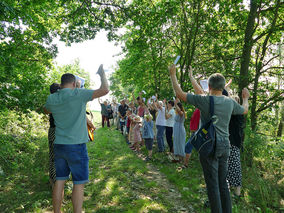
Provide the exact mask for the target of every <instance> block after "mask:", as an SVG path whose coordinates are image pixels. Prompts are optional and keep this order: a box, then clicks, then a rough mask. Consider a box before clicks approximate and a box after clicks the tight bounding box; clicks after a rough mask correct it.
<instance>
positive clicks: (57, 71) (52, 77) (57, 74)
mask: <svg viewBox="0 0 284 213" xmlns="http://www.w3.org/2000/svg"><path fill="white" fill-rule="evenodd" d="M65 73H72V74H74V75H77V76H79V77H81V78H84V79H85V88H87V89H89V88H90V86H91V85H92V82H91V81H90V73H88V72H86V71H85V70H84V69H82V68H81V67H80V61H79V59H76V60H75V61H74V62H73V64H66V65H63V66H57V67H54V68H53V69H52V70H50V71H49V73H48V75H49V79H48V80H47V81H48V83H49V85H51V84H52V83H59V84H60V81H61V76H62V75H63V74H65Z"/></svg>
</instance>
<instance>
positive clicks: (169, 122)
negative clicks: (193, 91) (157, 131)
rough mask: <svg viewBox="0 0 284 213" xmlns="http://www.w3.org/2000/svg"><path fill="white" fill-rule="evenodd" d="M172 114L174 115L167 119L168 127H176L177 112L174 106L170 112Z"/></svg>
mask: <svg viewBox="0 0 284 213" xmlns="http://www.w3.org/2000/svg"><path fill="white" fill-rule="evenodd" d="M168 114H170V115H172V116H171V117H170V118H168V119H166V126H168V127H174V124H175V116H176V113H175V110H174V108H171V109H170V111H169V113H168Z"/></svg>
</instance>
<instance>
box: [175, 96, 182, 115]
mask: <svg viewBox="0 0 284 213" xmlns="http://www.w3.org/2000/svg"><path fill="white" fill-rule="evenodd" d="M178 103H179V99H178V98H177V99H176V100H175V108H176V111H177V113H178V114H179V115H180V116H183V111H181V109H180V108H179V106H178V105H177V104H178Z"/></svg>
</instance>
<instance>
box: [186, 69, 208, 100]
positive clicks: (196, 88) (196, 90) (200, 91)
mask: <svg viewBox="0 0 284 213" xmlns="http://www.w3.org/2000/svg"><path fill="white" fill-rule="evenodd" d="M189 79H190V82H191V84H192V86H193V89H194V93H195V94H197V95H202V94H205V92H204V90H203V89H202V88H201V86H200V85H199V84H198V83H197V81H196V80H195V79H194V77H193V75H192V67H191V66H189Z"/></svg>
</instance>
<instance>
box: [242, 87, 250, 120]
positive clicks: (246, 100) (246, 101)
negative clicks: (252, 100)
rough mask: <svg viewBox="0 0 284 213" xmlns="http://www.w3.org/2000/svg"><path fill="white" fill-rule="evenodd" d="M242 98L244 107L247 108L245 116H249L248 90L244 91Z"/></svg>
mask: <svg viewBox="0 0 284 213" xmlns="http://www.w3.org/2000/svg"><path fill="white" fill-rule="evenodd" d="M242 97H243V104H242V106H243V107H244V108H245V111H244V114H247V113H248V108H249V103H248V99H249V91H248V89H247V88H244V89H243V91H242Z"/></svg>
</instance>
